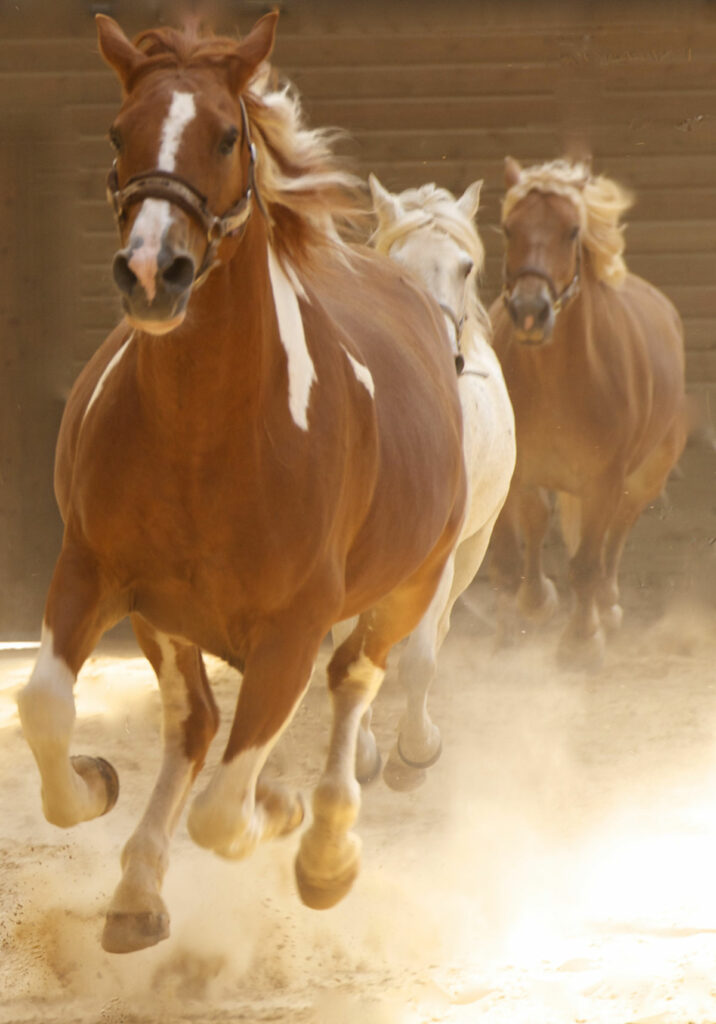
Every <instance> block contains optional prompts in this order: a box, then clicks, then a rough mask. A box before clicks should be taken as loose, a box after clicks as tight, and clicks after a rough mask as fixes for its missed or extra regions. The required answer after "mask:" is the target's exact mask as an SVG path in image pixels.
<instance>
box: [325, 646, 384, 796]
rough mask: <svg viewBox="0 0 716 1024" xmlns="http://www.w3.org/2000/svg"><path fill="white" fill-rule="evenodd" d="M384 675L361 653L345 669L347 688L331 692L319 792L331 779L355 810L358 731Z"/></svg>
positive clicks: (340, 686)
mask: <svg viewBox="0 0 716 1024" xmlns="http://www.w3.org/2000/svg"><path fill="white" fill-rule="evenodd" d="M384 675H385V671H384V670H383V669H382V668H378V666H377V665H376V664H374V662H372V661H371V660H370V658H369V657H368V656H367V655H366V654H361V655H360V657H359V658H357V659H356V661H353V662H351V664H350V665H349V666H348V669H347V671H346V680H345V684H348V685H347V686H346V685H345V684H342V685H339V686H338V687H337V689H336V690H335V691H333V693H332V698H333V708H334V711H333V732H332V735H331V745H330V749H329V753H328V761H327V764H326V770H325V773H324V775H323V778H322V780H321V782H320V783H319V789H320V787H321V786H323V785H325V784H326V783H327V782H329V780H335V782H337V784H338V788H339V790H340V789H343V791H344V793H345V795H346V797H347V799H348V803H349V806H351V807H356V808H357V806H358V804H359V803H360V786H359V785H358V783H357V782H356V779H355V759H356V749H357V744H358V730H359V728H360V723H361V719H362V718H363V715H364V713H365V711H366V709H367V708H369V707H370V705H371V702H372V700H373V698H374V697H375V695H376V694H377V692H378V690H379V689H380V684H381V683H382V681H383V676H384ZM351 683H358V684H360V687H361V689H360V690H359V691H358V690H357V688H356V687H355V686H351V685H350V684H351ZM356 813H357V812H356Z"/></svg>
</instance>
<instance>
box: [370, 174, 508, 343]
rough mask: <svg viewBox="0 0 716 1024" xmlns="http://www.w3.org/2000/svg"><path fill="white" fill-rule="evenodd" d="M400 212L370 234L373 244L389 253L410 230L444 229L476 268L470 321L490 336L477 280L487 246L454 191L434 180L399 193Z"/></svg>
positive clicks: (469, 292)
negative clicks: (458, 202)
mask: <svg viewBox="0 0 716 1024" xmlns="http://www.w3.org/2000/svg"><path fill="white" fill-rule="evenodd" d="M400 209H401V216H400V217H398V218H397V219H395V220H393V221H391V223H390V224H379V225H378V227H377V228H376V229H375V231H374V232H373V235H372V237H371V240H370V241H371V244H372V245H373V246H374V248H375V249H376V250H377V251H378V252H381V253H384V254H385V255H386V256H387V255H390V250H391V248H392V246H393V245H394V244H395V243H396V242H398V241H400V239H402V238H404V237H405V236H406V235H409V234H411V233H412V232H413V231H419V230H422V229H423V228H426V229H428V230H430V231H435V232H442V233H443V234H445V235H448V237H449V238H452V240H453V241H454V242H455V243H456V244H457V245H458V246H459V247H460V248H461V249H462V250H463V251H464V252H465V253H467V255H468V256H469V257H470V259H471V260H472V262H473V269H472V271H471V272H470V281H469V287H468V289H467V293H466V295H467V308H466V310H465V312H466V314H467V321H468V324H469V323H470V322H472V324H473V325H477V326H478V329H479V330H480V331H481V333H482V335H483V336H484V337H485V338H489V337H490V331H491V328H490V318H489V316H488V314H487V310H486V309H485V307H484V306H483V305H482V303H481V302H480V298H479V295H478V290H477V289H478V282H479V280H480V276H481V274H482V271H483V268H484V265H485V249H484V246H483V244H482V240H481V238H480V236H479V234H478V232H477V228H476V227H475V224H474V222H473V221H472V220H471V219H470V218H469V217H466V216H465V215H464V214H463V213H462V212H461V210H460V208H459V207H458V204H457V200H456V199H455V196H454V195H453V194H452V192H449V191H448V190H447V189H445V188H440V187H439V186H437V185H435V184H428V185H421V186H420V188H411V189H407V190H406V191H405V192H401V193H400Z"/></svg>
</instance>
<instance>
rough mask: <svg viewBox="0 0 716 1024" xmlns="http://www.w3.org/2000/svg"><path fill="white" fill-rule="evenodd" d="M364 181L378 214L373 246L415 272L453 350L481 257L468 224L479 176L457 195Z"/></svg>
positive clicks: (457, 344) (474, 209)
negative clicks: (437, 308)
mask: <svg viewBox="0 0 716 1024" xmlns="http://www.w3.org/2000/svg"><path fill="white" fill-rule="evenodd" d="M368 182H369V185H370V191H371V196H372V199H373V209H374V211H375V214H376V216H377V218H378V228H377V231H376V233H375V235H374V244H375V245H376V248H378V249H379V250H380V251H382V252H385V253H386V254H388V255H390V257H391V259H393V260H395V262H396V263H399V264H400V265H401V266H404V267H406V268H407V269H408V270H410V271H411V272H412V273H413V274H415V275H416V276H417V277H418V279H419V281H420V283H421V284H422V285H423V287H424V288H425V290H426V291H427V292H428V293H429V294H430V295H432V296H433V298H434V299H436V301H437V302H438V305H439V306H440V308H441V309H442V311H443V313H444V315H445V319H446V321H447V326H448V331H449V336H450V337H451V339H452V340H453V342H454V345H455V350H456V355H457V354H458V352H459V348H460V336H461V333H462V328H463V324H464V322H465V318H466V316H467V312H468V307H469V304H470V303H469V298H470V296H469V289H471V288H474V286H475V281H474V277H475V274H476V273H477V271H478V270H479V269H480V267H481V264H482V258H483V250H482V247H481V243H480V241H479V236H478V235H477V234H476V232H475V229H474V218H475V215H476V213H477V209H478V206H479V202H480V189H481V187H482V181H476V182H473V184H472V185H469V186H468V188H467V189H466V190H465V192H464V193H463V195H462V196H461V197H460V199H455V198H454V196H453V195H452V194H451V193H449V192H447V190H446V189H438V188H437V187H435V186H433V185H427V186H423V187H422V188H419V189H408V190H406V191H405V192H403V193H400V194H397V195H396V194H393V193H391V192H389V191H388V190H387V189H386V188H384V187H383V185H381V183H380V182H379V181H378V179H377V178H376V176H375V175H374V174H371V175H370V177H369V179H368ZM461 228H463V230H461ZM451 229H452V230H451ZM466 229H469V230H466Z"/></svg>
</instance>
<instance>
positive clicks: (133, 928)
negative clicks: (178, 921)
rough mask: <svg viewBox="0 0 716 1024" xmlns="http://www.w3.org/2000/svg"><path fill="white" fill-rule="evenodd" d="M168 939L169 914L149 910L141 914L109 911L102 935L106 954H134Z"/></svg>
mask: <svg viewBox="0 0 716 1024" xmlns="http://www.w3.org/2000/svg"><path fill="white" fill-rule="evenodd" d="M168 938H169V914H167V913H154V912H153V911H151V910H148V911H145V912H144V913H141V914H127V913H117V912H114V911H110V912H109V913H108V914H107V919H106V921H105V925H104V931H103V933H102V948H103V949H104V950H105V951H106V952H107V953H135V952H137V950H140V949H147V948H148V947H149V946H156V944H157V943H158V942H162V940H163V939H168Z"/></svg>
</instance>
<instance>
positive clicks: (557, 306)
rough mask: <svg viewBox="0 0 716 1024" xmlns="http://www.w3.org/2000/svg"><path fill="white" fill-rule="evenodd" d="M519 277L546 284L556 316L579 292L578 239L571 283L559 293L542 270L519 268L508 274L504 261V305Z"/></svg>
mask: <svg viewBox="0 0 716 1024" xmlns="http://www.w3.org/2000/svg"><path fill="white" fill-rule="evenodd" d="M521 277H539V278H540V279H541V280H542V281H544V282H545V283H546V285H547V287H548V288H549V294H550V297H551V299H552V309H553V310H554V313H555V315H556V314H557V313H559V311H560V310H561V309H563V308H564V307H565V306H566V305H567V303H568V302H570V301H571V300H572V299H573V298H575V296H576V295H577V293H578V292H579V288H580V285H581V280H582V246H581V244H580V242H579V239H577V257H576V261H575V267H574V274H573V275H572V279H571V281H569V282H568V283H567V284H566V285H565V287H564V288H563V289H562V291H561V292H558V291H557V288H556V286H555V283H554V281H553V280H552V278H551V277H550V276H549V274H547V273H545V271H544V270H540V269H539V268H538V267H530V266H526V267H520V269H519V270H516V271H515V273H514V274H509V273H508V272H507V262H506V261H505V265H504V271H503V280H504V285H503V288H502V301H503V302H504V304H505V305H507V303H508V302H509V301H510V299H511V298H512V293H513V291H514V289H515V285H516V284H517V282H518V281H519V280H520V278H521Z"/></svg>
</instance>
